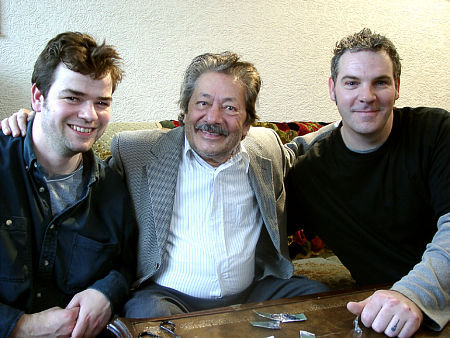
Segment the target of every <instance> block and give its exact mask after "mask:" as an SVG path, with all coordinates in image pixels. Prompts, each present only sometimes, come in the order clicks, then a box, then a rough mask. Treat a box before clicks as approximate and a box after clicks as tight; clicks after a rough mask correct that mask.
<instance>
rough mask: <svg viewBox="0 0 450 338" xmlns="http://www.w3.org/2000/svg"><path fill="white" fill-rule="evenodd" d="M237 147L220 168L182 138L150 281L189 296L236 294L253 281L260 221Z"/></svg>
mask: <svg viewBox="0 0 450 338" xmlns="http://www.w3.org/2000/svg"><path fill="white" fill-rule="evenodd" d="M249 162H250V158H249V156H248V153H247V152H246V150H245V149H244V147H243V146H242V145H240V146H239V147H238V149H237V151H236V152H235V154H234V155H233V156H232V157H231V158H230V159H229V160H228V161H227V162H225V163H223V164H222V165H220V166H219V167H212V166H211V165H209V164H208V163H206V162H205V161H204V160H203V159H202V158H200V157H199V156H198V155H197V154H196V153H195V152H194V150H193V149H192V148H191V147H190V145H189V142H188V140H187V139H186V138H185V147H184V150H183V155H182V160H181V163H180V168H179V171H178V178H177V186H176V191H175V200H174V205H173V214H172V220H171V224H170V230H169V235H168V239H167V245H166V248H165V252H164V254H163V261H162V264H161V268H160V269H159V270H158V272H157V273H156V274H155V275H154V277H153V280H154V281H155V282H156V283H158V284H159V285H162V286H165V287H169V288H172V289H175V290H178V291H180V292H183V293H185V294H188V295H190V296H194V297H199V298H209V299H211V298H217V297H222V296H226V295H230V294H236V293H238V292H241V291H243V290H244V289H245V288H247V287H248V286H249V285H250V284H251V283H252V282H253V279H254V273H255V250H256V243H257V242H258V239H259V235H260V231H261V226H262V217H261V213H260V211H259V207H258V204H257V202H256V198H255V194H254V192H253V189H252V188H251V186H250V180H249V176H248V168H249Z"/></svg>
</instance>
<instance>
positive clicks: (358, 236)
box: [286, 29, 450, 337]
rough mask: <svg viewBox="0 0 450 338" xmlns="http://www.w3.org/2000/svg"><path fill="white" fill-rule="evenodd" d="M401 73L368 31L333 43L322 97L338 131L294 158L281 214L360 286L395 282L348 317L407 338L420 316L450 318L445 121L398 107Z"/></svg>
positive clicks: (433, 112) (449, 163) (440, 115)
mask: <svg viewBox="0 0 450 338" xmlns="http://www.w3.org/2000/svg"><path fill="white" fill-rule="evenodd" d="M400 71H401V66H400V58H399V56H398V53H397V51H396V49H395V47H394V45H393V44H392V42H391V41H390V40H388V39H387V38H386V37H384V36H382V35H379V34H373V33H372V32H371V31H370V30H369V29H363V30H362V31H361V32H359V33H356V34H354V35H351V36H348V37H346V38H344V39H343V40H341V41H340V42H339V43H338V44H337V46H336V48H335V51H334V57H333V59H332V61H331V78H330V80H329V89H330V97H331V99H332V100H333V101H335V102H336V105H337V108H338V110H339V113H340V115H341V117H342V124H341V125H340V127H339V128H338V129H336V130H335V131H333V132H332V133H331V134H330V135H329V136H327V137H326V138H324V139H323V140H321V141H319V142H318V143H316V144H315V145H314V146H313V147H312V148H311V150H310V151H309V152H308V153H307V154H306V155H305V156H303V157H300V158H299V159H298V161H297V162H296V164H295V166H294V169H293V170H292V171H291V173H290V174H289V177H288V180H287V183H286V186H287V189H288V203H289V209H288V213H289V210H291V208H292V209H293V210H295V211H294V212H293V213H292V215H293V216H294V215H296V216H295V217H296V218H298V216H297V215H298V214H299V213H298V210H299V208H301V210H302V211H301V214H302V215H305V217H304V220H303V221H304V224H303V225H304V226H305V227H306V228H307V229H311V230H312V231H313V232H314V233H317V234H318V235H319V236H321V238H323V239H324V241H325V243H327V245H328V246H330V247H331V249H332V250H333V251H334V252H335V253H336V254H337V255H338V256H339V258H340V259H341V260H342V262H343V263H344V265H346V266H347V268H348V269H349V270H350V271H351V273H352V276H353V277H354V278H355V280H356V281H357V282H358V283H359V284H362V285H368V284H380V283H389V284H392V283H394V285H393V286H392V288H391V289H390V290H382V291H377V292H375V293H374V294H373V295H372V296H371V297H369V298H368V299H366V300H364V301H362V302H359V303H354V302H350V303H349V304H348V306H347V307H348V309H349V310H350V311H351V312H353V313H354V314H357V315H360V316H361V320H362V322H363V323H364V325H366V326H367V327H372V328H373V329H374V330H375V331H377V332H384V333H385V334H386V335H388V336H399V337H408V336H411V335H413V334H414V332H416V330H417V329H418V328H419V326H420V325H421V323H422V319H423V316H424V315H425V317H426V318H427V323H428V324H430V325H431V327H432V328H434V329H437V330H440V329H442V328H443V327H444V326H445V325H446V323H447V322H448V320H449V317H450V312H449V311H450V307H449V289H450V269H449V266H450V258H449V250H450V233H449V231H450V115H449V113H448V112H447V111H445V110H442V109H436V108H424V107H421V108H415V109H413V108H401V109H399V108H395V107H394V103H395V100H396V99H397V98H398V96H399V88H400ZM289 214H290V213H289ZM294 222H295V220H293V222H292V223H293V224H291V222H290V223H289V224H290V225H293V226H298V224H295V223H294Z"/></svg>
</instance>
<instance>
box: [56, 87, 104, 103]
mask: <svg viewBox="0 0 450 338" xmlns="http://www.w3.org/2000/svg"><path fill="white" fill-rule="evenodd" d="M60 95H62V96H64V95H74V96H81V97H86V96H87V95H86V94H85V93H83V92H80V91H78V90H73V89H64V90H62V91H61V92H60ZM96 99H97V100H101V101H112V97H111V96H97V98H96Z"/></svg>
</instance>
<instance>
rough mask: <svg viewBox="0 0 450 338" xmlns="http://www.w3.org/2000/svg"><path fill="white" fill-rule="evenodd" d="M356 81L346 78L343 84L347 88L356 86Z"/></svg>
mask: <svg viewBox="0 0 450 338" xmlns="http://www.w3.org/2000/svg"><path fill="white" fill-rule="evenodd" d="M357 85H358V83H357V82H356V81H355V80H347V81H345V82H344V86H345V87H348V88H352V87H356V86H357Z"/></svg>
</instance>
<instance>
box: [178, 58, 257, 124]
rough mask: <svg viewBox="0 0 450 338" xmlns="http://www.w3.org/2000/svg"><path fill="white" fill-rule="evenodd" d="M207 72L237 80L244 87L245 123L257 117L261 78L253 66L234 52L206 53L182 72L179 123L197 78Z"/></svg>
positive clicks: (186, 109) (251, 121)
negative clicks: (257, 100) (222, 74)
mask: <svg viewBox="0 0 450 338" xmlns="http://www.w3.org/2000/svg"><path fill="white" fill-rule="evenodd" d="M207 72H217V73H224V74H228V75H232V76H234V77H235V78H236V79H237V80H239V81H240V82H241V83H242V85H243V86H244V88H245V111H246V112H247V119H246V121H245V123H246V124H252V123H253V122H255V120H256V119H258V115H257V114H256V107H255V105H256V99H257V98H258V94H259V90H260V88H261V78H260V76H259V73H258V71H257V70H256V68H255V66H254V65H253V64H252V63H250V62H245V61H241V60H240V59H239V56H238V55H237V54H235V53H231V52H223V53H220V54H211V53H206V54H202V55H199V56H197V57H195V58H194V59H193V60H192V62H191V64H190V65H189V67H188V68H187V70H186V73H185V74H184V80H183V83H182V85H181V91H180V100H179V101H178V103H179V105H180V109H181V112H180V115H178V120H179V121H180V123H181V124H183V119H184V115H185V114H186V113H187V112H188V105H189V100H190V99H191V96H192V93H193V92H194V89H195V85H196V83H197V80H198V78H199V77H200V76H201V75H202V74H204V73H207Z"/></svg>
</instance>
